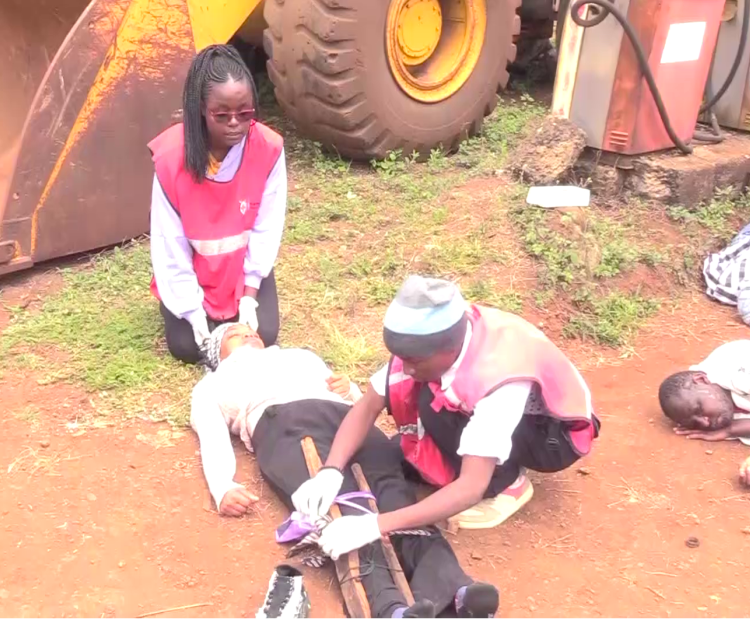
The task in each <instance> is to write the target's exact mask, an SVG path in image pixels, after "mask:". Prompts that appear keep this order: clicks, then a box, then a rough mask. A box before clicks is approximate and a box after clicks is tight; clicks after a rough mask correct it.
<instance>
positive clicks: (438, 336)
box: [383, 276, 468, 382]
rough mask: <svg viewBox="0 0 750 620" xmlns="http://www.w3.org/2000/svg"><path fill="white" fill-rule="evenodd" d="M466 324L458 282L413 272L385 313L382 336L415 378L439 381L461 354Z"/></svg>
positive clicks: (405, 368) (406, 371) (463, 304)
mask: <svg viewBox="0 0 750 620" xmlns="http://www.w3.org/2000/svg"><path fill="white" fill-rule="evenodd" d="M467 324H468V317H467V316H466V302H465V301H464V299H463V297H461V293H460V292H459V290H458V287H456V285H455V284H453V283H451V282H447V281H445V280H436V279H434V278H423V277H421V276H410V277H409V278H408V279H407V280H406V282H404V284H403V286H402V287H401V289H400V290H399V292H398V294H397V295H396V299H394V300H393V302H392V303H391V305H390V306H389V307H388V310H387V312H386V313H385V319H384V321H383V340H384V341H385V346H386V348H387V349H388V351H389V352H390V353H391V354H392V355H395V356H396V357H399V358H401V359H402V360H403V362H404V372H405V373H406V374H407V375H409V376H411V377H413V378H414V380H415V381H420V382H425V381H439V380H440V377H441V376H442V375H443V374H444V373H445V372H446V371H447V370H448V369H449V368H450V367H451V366H452V365H453V364H454V363H455V361H456V359H457V358H458V356H459V355H460V354H461V349H462V347H463V344H464V340H465V338H466V329H467Z"/></svg>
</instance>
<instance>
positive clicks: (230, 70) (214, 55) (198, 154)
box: [182, 45, 258, 183]
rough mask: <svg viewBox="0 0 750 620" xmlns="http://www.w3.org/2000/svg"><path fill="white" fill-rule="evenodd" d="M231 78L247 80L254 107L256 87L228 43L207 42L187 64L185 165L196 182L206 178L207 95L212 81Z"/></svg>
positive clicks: (256, 97)
mask: <svg viewBox="0 0 750 620" xmlns="http://www.w3.org/2000/svg"><path fill="white" fill-rule="evenodd" d="M230 79H232V80H234V81H236V82H241V81H246V82H247V83H248V84H249V85H250V88H251V89H252V93H253V105H254V106H255V107H256V108H257V107H258V91H257V89H256V87H255V80H253V75H252V73H250V69H248V68H247V65H246V64H245V62H244V61H243V60H242V57H241V56H240V54H239V52H238V51H237V50H236V49H235V48H234V47H232V46H231V45H209V46H208V47H206V48H204V49H203V50H201V51H200V52H199V53H198V55H197V56H196V57H195V58H194V59H193V62H192V63H191V64H190V70H189V71H188V75H187V79H186V80H185V89H184V91H183V94H182V109H183V112H182V116H183V120H182V122H183V130H184V132H185V168H186V169H187V171H188V172H189V173H190V176H192V177H193V179H194V180H195V181H196V182H198V183H200V182H201V181H203V180H204V179H205V178H206V169H207V167H208V129H207V128H206V119H205V117H204V111H205V105H206V99H207V98H208V94H209V92H210V91H211V88H212V87H213V86H214V85H215V84H224V83H226V82H228V81H229V80H230Z"/></svg>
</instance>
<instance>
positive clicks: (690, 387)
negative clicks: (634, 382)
mask: <svg viewBox="0 0 750 620" xmlns="http://www.w3.org/2000/svg"><path fill="white" fill-rule="evenodd" d="M659 404H660V405H661V408H662V411H664V415H666V416H667V417H668V418H669V419H670V420H672V421H673V422H676V423H677V424H678V425H679V426H681V427H683V428H687V429H694V430H705V431H711V430H719V429H722V428H726V427H728V426H729V425H730V424H731V423H732V417H733V415H734V409H735V408H734V402H733V401H732V396H731V394H730V393H729V392H728V391H727V390H725V389H724V388H722V387H721V386H720V385H717V384H715V383H711V382H710V381H709V380H708V377H707V376H706V373H704V372H699V371H692V370H687V371H684V372H678V373H675V374H673V375H671V376H669V377H667V378H666V379H665V380H664V381H663V382H662V384H661V386H660V387H659Z"/></svg>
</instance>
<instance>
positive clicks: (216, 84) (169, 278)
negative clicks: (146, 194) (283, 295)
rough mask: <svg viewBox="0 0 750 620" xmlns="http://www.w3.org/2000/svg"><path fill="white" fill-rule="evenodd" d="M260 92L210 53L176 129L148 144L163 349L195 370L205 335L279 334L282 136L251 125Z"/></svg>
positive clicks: (269, 340)
mask: <svg viewBox="0 0 750 620" xmlns="http://www.w3.org/2000/svg"><path fill="white" fill-rule="evenodd" d="M256 107H257V91H256V89H255V84H254V82H253V78H252V75H251V74H250V71H249V70H248V68H247V66H246V65H245V63H244V62H243V60H242V58H241V57H240V55H239V54H238V53H237V51H236V50H235V49H234V48H233V47H230V46H228V45H213V46H210V47H207V48H206V49H204V50H203V51H201V52H200V53H199V54H198V55H197V56H196V57H195V59H194V60H193V63H192V65H191V67H190V72H189V74H188V77H187V80H186V82H185V91H184V95H183V122H182V123H179V124H177V125H174V126H172V127H170V128H169V129H167V130H166V131H165V132H163V133H162V134H161V135H159V136H158V137H157V138H155V139H154V140H153V141H152V142H151V143H150V144H149V149H150V150H151V153H152V156H153V161H154V166H155V168H156V174H155V175H154V184H153V191H152V203H151V263H152V265H153V269H154V279H153V281H152V282H151V290H152V292H153V293H154V295H156V296H157V297H158V298H159V300H160V302H161V304H160V309H161V314H162V316H163V317H164V323H165V331H166V338H167V347H168V348H169V351H170V353H171V354H172V355H173V356H174V357H176V358H177V359H179V360H182V361H183V362H187V363H196V362H198V361H200V359H201V350H200V348H201V346H202V344H203V343H204V342H205V341H206V339H207V338H208V337H209V336H210V334H211V330H212V329H213V328H214V327H216V325H219V324H221V323H226V322H228V321H239V322H241V323H245V324H247V325H249V326H250V327H251V328H252V329H254V330H255V331H257V332H258V334H259V335H260V337H261V339H262V340H263V343H264V344H265V345H266V346H269V345H272V344H274V343H275V342H276V338H277V336H278V332H279V302H278V297H277V295H276V281H275V279H274V275H273V265H274V262H275V261H276V256H277V254H278V251H279V244H280V242H281V234H282V231H283V228H284V216H285V212H286V193H287V186H286V183H287V181H286V163H285V160H284V148H283V141H282V139H281V137H280V136H279V135H278V134H276V133H274V132H273V131H272V130H271V129H269V128H268V127H265V126H264V125H262V124H260V123H258V122H256V120H255V110H256Z"/></svg>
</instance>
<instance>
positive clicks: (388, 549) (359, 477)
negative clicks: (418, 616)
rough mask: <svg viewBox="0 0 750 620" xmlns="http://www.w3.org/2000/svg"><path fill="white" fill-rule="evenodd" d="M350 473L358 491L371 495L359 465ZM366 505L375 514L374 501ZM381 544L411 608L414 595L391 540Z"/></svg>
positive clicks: (385, 537) (395, 579)
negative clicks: (368, 505) (352, 474)
mask: <svg viewBox="0 0 750 620" xmlns="http://www.w3.org/2000/svg"><path fill="white" fill-rule="evenodd" d="M352 473H354V479H355V480H356V481H357V486H358V487H359V490H360V491H365V492H366V493H372V490H371V489H370V485H369V484H367V478H365V474H364V472H363V471H362V468H361V467H360V466H359V463H354V464H353V465H352ZM368 503H369V504H370V510H372V511H373V512H374V513H375V514H377V513H378V505H377V503H376V502H375V500H374V499H371V500H368ZM381 542H382V543H383V553H384V554H385V561H386V563H387V564H388V570H389V571H390V572H391V576H392V577H393V582H394V583H395V584H396V587H398V589H399V590H400V591H401V594H402V595H403V597H404V600H405V601H406V604H407V605H408V606H409V607H411V606H412V605H414V595H413V594H412V592H411V588H410V587H409V582H408V581H406V575H404V571H403V569H402V568H401V564H400V563H399V561H398V557H397V556H396V551H395V550H394V548H393V544H391V539H390V538H389V537H388V536H383V538H382V540H381Z"/></svg>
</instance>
